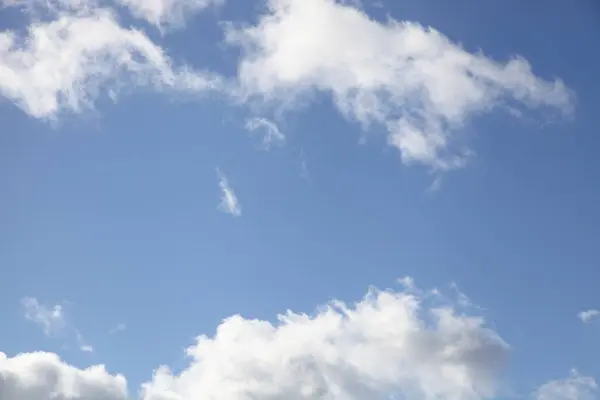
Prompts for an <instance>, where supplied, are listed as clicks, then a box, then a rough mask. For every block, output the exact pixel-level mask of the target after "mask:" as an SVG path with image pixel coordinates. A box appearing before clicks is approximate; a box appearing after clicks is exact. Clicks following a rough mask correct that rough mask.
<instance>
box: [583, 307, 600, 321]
mask: <svg viewBox="0 0 600 400" xmlns="http://www.w3.org/2000/svg"><path fill="white" fill-rule="evenodd" d="M598 315H600V311H598V310H585V311H581V312H580V313H579V314H577V318H579V319H580V320H581V321H583V322H585V323H588V322H590V321H591V320H592V319H594V318H596V317H597V316H598Z"/></svg>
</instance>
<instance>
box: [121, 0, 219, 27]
mask: <svg viewBox="0 0 600 400" xmlns="http://www.w3.org/2000/svg"><path fill="white" fill-rule="evenodd" d="M117 1H119V2H120V3H121V4H123V5H124V6H126V7H128V8H129V9H130V10H131V12H132V14H133V15H135V16H136V17H138V18H143V19H145V20H146V21H148V22H149V23H151V24H153V25H156V26H157V27H159V28H162V27H165V26H169V27H173V26H180V25H182V24H183V23H184V21H185V19H186V18H189V16H190V15H193V14H195V13H198V12H200V11H202V10H204V9H205V8H207V7H209V6H218V5H221V4H223V3H224V0H117Z"/></svg>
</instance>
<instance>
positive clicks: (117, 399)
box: [0, 352, 127, 400]
mask: <svg viewBox="0 0 600 400" xmlns="http://www.w3.org/2000/svg"><path fill="white" fill-rule="evenodd" d="M0 399H2V400H50V399H52V400H84V399H85V400H126V399H127V384H126V381H125V378H124V377H123V376H121V375H110V374H109V373H108V372H106V370H105V368H104V366H102V365H99V366H94V367H90V368H88V369H85V370H81V369H77V368H75V367H73V366H70V365H67V364H65V363H64V362H62V361H61V360H60V359H59V358H58V356H57V355H55V354H51V353H42V352H39V353H27V354H19V355H17V356H15V357H12V358H9V357H7V356H6V355H5V354H4V353H1V352H0Z"/></svg>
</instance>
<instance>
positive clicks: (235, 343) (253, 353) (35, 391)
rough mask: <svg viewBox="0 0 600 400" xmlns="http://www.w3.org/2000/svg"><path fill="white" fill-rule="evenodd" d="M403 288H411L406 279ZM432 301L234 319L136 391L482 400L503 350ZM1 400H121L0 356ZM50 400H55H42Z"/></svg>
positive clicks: (96, 382) (41, 356)
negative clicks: (181, 363)
mask: <svg viewBox="0 0 600 400" xmlns="http://www.w3.org/2000/svg"><path fill="white" fill-rule="evenodd" d="M403 282H412V281H410V280H409V281H407V280H404V281H403ZM457 307H458V308H460V305H455V304H454V303H452V302H448V301H447V300H444V298H443V297H442V296H441V295H440V294H439V293H438V292H436V291H430V292H425V291H421V290H419V289H417V288H416V287H415V286H414V285H412V283H411V284H410V285H405V286H404V288H403V289H402V290H398V291H392V290H386V291H382V290H377V289H371V290H370V291H369V292H368V293H367V295H366V296H365V297H364V298H363V299H362V300H360V301H359V302H357V303H356V304H352V305H349V304H345V303H343V302H340V301H333V302H330V303H329V304H326V305H324V306H321V307H320V308H318V309H317V311H316V312H315V313H314V314H312V315H307V314H300V313H294V312H291V311H288V312H287V313H285V314H283V315H279V316H278V318H277V322H276V323H272V322H269V321H263V320H250V319H245V318H243V317H242V316H239V315H236V316H232V317H230V318H227V319H226V320H224V321H223V322H222V323H221V324H220V325H219V326H218V327H217V330H216V333H215V335H214V336H212V337H208V336H200V337H198V338H197V341H196V343H195V344H194V345H193V346H191V347H190V348H189V349H188V350H187V354H188V356H189V357H190V364H189V365H188V367H187V368H185V369H184V370H183V371H182V372H181V373H179V374H177V375H174V374H172V373H171V372H170V371H169V369H168V368H167V367H160V368H159V369H157V370H156V371H155V374H154V377H153V379H152V380H151V381H149V382H147V383H145V384H143V385H142V388H141V391H140V398H141V399H142V400H192V399H222V400H246V399H256V400H284V399H285V400H292V399H298V400H300V399H319V398H322V399H331V400H342V399H343V400H367V399H374V398H382V397H380V396H388V398H391V397H389V396H399V398H406V399H457V400H458V399H461V400H463V399H483V398H490V397H492V396H493V395H494V394H496V392H497V384H498V382H497V378H498V374H499V373H500V372H501V371H502V369H503V367H504V364H505V360H506V357H507V353H508V350H509V347H508V345H507V344H506V343H505V342H504V341H503V340H502V339H501V337H500V336H499V335H498V334H497V333H496V332H494V331H493V330H491V329H490V328H487V327H486V325H485V321H484V319H483V318H481V317H478V316H471V315H468V314H467V313H466V311H465V310H463V311H459V310H458V308H457ZM0 377H1V378H0V398H2V399H3V400H17V399H18V400H21V399H26V400H42V399H50V398H52V399H54V400H75V399H78V400H79V399H87V400H90V399H92V400H93V399H97V400H100V399H102V400H121V399H125V398H126V396H127V389H126V383H125V379H124V377H122V376H120V375H116V376H113V375H109V374H108V373H107V372H106V370H105V369H104V367H103V366H96V367H91V368H89V369H86V370H80V369H77V368H74V367H71V366H68V365H66V364H64V363H63V362H61V361H60V360H59V359H58V357H57V356H56V355H52V354H48V353H30V354H21V355H18V356H16V357H13V358H7V357H6V356H4V355H1V357H0ZM52 396H54V397H52Z"/></svg>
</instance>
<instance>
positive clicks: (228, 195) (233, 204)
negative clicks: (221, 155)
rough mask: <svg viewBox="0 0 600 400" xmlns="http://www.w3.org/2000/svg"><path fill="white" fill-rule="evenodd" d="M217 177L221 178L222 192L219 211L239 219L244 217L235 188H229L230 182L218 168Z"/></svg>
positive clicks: (220, 186)
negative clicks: (241, 216)
mask: <svg viewBox="0 0 600 400" xmlns="http://www.w3.org/2000/svg"><path fill="white" fill-rule="evenodd" d="M217 176H218V178H219V189H220V190H221V201H220V203H219V210H221V211H223V212H224V213H227V214H230V215H233V216H234V217H239V216H240V215H242V207H241V206H240V203H239V201H238V198H237V196H236V195H235V192H234V191H233V188H232V187H231V186H229V181H228V180H227V177H226V176H225V174H223V173H222V172H221V170H219V169H218V168H217Z"/></svg>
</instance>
